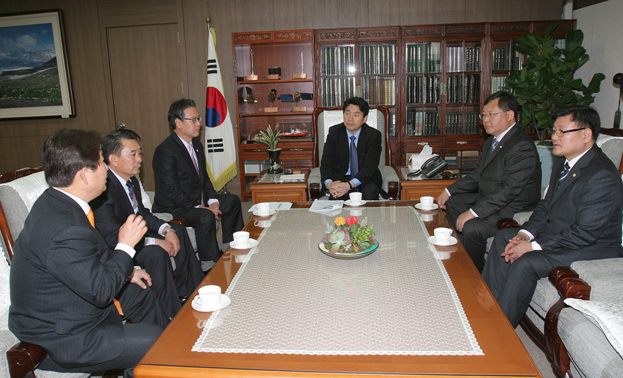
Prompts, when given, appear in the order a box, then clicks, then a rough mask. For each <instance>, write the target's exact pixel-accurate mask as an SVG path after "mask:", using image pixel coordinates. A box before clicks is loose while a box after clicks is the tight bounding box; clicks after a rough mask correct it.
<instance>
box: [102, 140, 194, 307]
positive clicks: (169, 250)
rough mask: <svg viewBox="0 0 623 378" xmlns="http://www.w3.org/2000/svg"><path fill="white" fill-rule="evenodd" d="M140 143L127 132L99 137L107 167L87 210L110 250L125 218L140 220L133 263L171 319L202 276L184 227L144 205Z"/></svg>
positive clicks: (115, 242) (115, 241)
mask: <svg viewBox="0 0 623 378" xmlns="http://www.w3.org/2000/svg"><path fill="white" fill-rule="evenodd" d="M140 140H141V138H140V137H139V136H138V134H136V133H135V132H134V131H132V130H116V131H113V132H112V133H109V134H107V135H106V136H104V139H103V141H102V154H103V156H104V162H105V163H106V164H107V165H108V185H107V188H106V191H104V193H102V195H100V196H99V197H98V198H96V199H95V200H93V201H91V207H92V208H93V211H94V213H95V227H96V228H97V229H98V231H99V232H100V233H101V234H102V236H103V237H104V239H106V242H107V243H108V246H109V247H111V248H112V247H114V246H115V245H116V244H117V238H118V235H119V227H120V226H121V225H122V224H123V222H125V220H126V219H127V218H128V216H130V215H133V214H136V215H140V216H142V217H143V219H144V220H145V222H147V234H146V235H145V238H143V240H141V241H140V242H139V243H138V244H137V246H136V247H135V249H136V255H135V256H134V261H135V262H136V264H137V265H139V266H141V267H142V268H143V269H145V270H146V271H147V272H148V273H149V274H150V275H151V280H152V290H153V291H154V293H155V294H156V295H157V296H158V299H159V301H160V304H161V305H162V308H163V309H164V310H165V312H166V314H167V315H168V316H169V317H171V318H172V317H173V316H175V314H176V313H177V312H178V311H179V309H180V308H181V302H182V301H183V300H185V299H186V298H188V296H189V295H190V294H191V293H192V292H193V290H195V288H196V287H197V286H199V284H200V283H201V280H202V279H203V277H204V274H203V272H202V271H201V266H200V265H199V260H197V257H196V256H195V252H194V250H193V247H192V245H191V243H190V239H189V237H188V233H187V231H186V227H184V226H182V225H179V224H168V223H166V222H164V221H163V220H161V219H159V218H158V217H156V216H154V215H153V214H152V213H151V211H150V210H149V209H147V208H145V207H144V206H143V202H142V200H143V199H142V195H141V189H140V183H139V181H138V179H137V178H136V177H135V176H136V175H137V174H138V173H139V171H140V169H141V163H142V160H143V159H142V150H141V146H140V144H139V142H140ZM171 257H173V259H174V260H175V270H173V266H172V265H171V259H170V258H171ZM174 278H175V279H176V280H177V283H175V281H174ZM180 299H181V300H180Z"/></svg>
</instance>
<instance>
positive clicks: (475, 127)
mask: <svg viewBox="0 0 623 378" xmlns="http://www.w3.org/2000/svg"><path fill="white" fill-rule="evenodd" d="M479 121H480V120H479V118H478V113H477V112H465V113H457V112H447V113H446V134H452V135H456V134H478V133H479V132H480V122H479Z"/></svg>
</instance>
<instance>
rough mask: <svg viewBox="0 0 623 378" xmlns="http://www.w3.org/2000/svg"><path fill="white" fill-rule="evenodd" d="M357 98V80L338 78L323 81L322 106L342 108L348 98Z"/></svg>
mask: <svg viewBox="0 0 623 378" xmlns="http://www.w3.org/2000/svg"><path fill="white" fill-rule="evenodd" d="M354 96H355V78H354V77H337V78H323V79H322V106H326V107H333V106H342V104H344V101H345V100H346V99H347V98H351V97H354Z"/></svg>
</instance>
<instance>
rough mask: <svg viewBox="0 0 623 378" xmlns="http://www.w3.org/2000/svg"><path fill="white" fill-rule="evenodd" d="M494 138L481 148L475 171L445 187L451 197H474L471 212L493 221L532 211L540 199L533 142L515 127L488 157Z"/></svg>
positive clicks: (536, 156)
mask: <svg viewBox="0 0 623 378" xmlns="http://www.w3.org/2000/svg"><path fill="white" fill-rule="evenodd" d="M492 143H493V137H490V138H488V139H487V140H486V141H485V144H484V146H483V147H482V157H481V160H480V163H479V164H478V167H477V168H476V169H475V170H474V171H472V172H470V173H469V174H468V175H467V176H465V177H463V178H461V179H460V180H459V181H457V182H455V183H454V184H452V185H450V186H449V187H448V190H449V191H450V194H451V195H455V194H461V193H477V194H476V203H475V205H474V206H472V209H473V210H474V211H475V212H476V214H478V217H480V218H486V217H489V216H492V215H493V218H492V221H495V222H497V219H499V218H504V217H509V218H510V217H513V215H515V214H516V213H519V212H522V211H530V210H532V209H534V207H535V206H536V204H537V203H538V202H539V200H540V198H541V162H540V160H539V155H538V153H537V151H536V147H535V145H534V142H533V141H532V139H531V138H530V137H529V136H528V134H526V133H525V132H524V131H523V130H522V129H520V128H519V126H518V125H515V126H512V128H511V129H510V130H509V131H508V133H506V135H504V138H502V140H501V141H500V143H499V144H498V147H497V148H496V149H495V150H494V151H493V153H492V154H489V151H490V150H491V145H492Z"/></svg>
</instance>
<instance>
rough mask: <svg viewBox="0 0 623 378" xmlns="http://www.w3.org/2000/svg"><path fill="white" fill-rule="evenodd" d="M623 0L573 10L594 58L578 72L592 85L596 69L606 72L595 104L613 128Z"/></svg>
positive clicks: (622, 60)
mask: <svg viewBox="0 0 623 378" xmlns="http://www.w3.org/2000/svg"><path fill="white" fill-rule="evenodd" d="M621 15H623V0H610V1H606V2H603V3H599V4H596V5H591V6H589V7H586V8H582V9H579V10H576V11H574V12H573V18H576V19H577V20H578V22H577V27H578V29H581V30H582V32H583V33H584V43H583V46H584V47H585V48H586V50H587V52H588V55H589V56H590V60H589V61H588V63H586V64H585V65H584V66H583V67H582V68H580V70H578V72H576V78H581V79H582V81H583V82H584V84H588V83H589V82H590V80H591V78H592V77H593V75H594V74H595V73H596V72H602V73H603V74H604V75H606V79H605V80H604V81H602V82H601V91H600V92H599V93H597V94H596V95H595V102H594V103H593V106H594V107H595V109H597V111H598V112H599V115H600V117H601V124H602V126H603V127H608V128H610V127H612V125H613V123H614V112H615V111H616V110H617V106H618V102H617V98H618V96H619V88H618V87H615V86H614V85H613V83H612V78H613V77H614V75H615V74H616V73H619V72H623V45H621V40H620V38H621V36H623V22H622V21H621Z"/></svg>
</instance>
